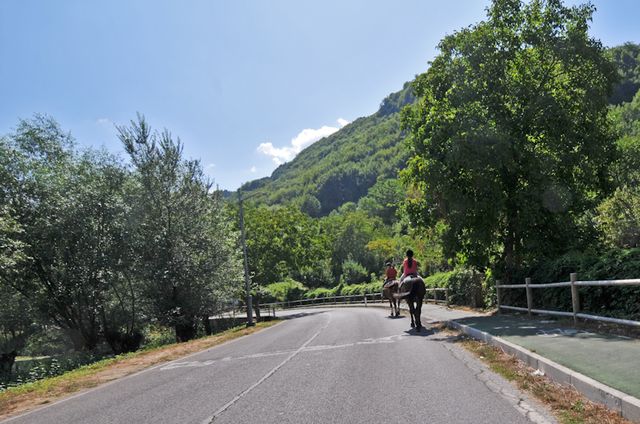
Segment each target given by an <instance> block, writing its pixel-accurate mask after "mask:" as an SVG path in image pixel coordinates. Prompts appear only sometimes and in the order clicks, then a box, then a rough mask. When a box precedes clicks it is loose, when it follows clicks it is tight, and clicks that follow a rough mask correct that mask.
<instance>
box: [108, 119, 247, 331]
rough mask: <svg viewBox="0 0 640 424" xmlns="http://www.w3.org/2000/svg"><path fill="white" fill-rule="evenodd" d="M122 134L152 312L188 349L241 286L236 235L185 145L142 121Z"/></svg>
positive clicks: (140, 272)
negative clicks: (134, 185) (133, 182)
mask: <svg viewBox="0 0 640 424" xmlns="http://www.w3.org/2000/svg"><path fill="white" fill-rule="evenodd" d="M118 130H119V136H120V139H121V141H122V143H123V145H124V147H125V150H126V151H127V153H128V154H129V155H130V157H131V160H132V163H133V165H134V167H135V173H134V175H135V180H136V183H137V185H138V189H137V192H136V194H135V201H134V202H133V204H134V205H135V207H134V208H133V210H132V217H135V219H136V220H137V222H138V224H137V226H136V228H135V232H136V237H135V243H134V249H135V262H136V264H135V270H136V275H137V278H138V279H140V281H141V282H142V286H143V294H144V297H145V309H146V310H147V311H148V313H149V314H150V315H151V316H152V317H153V318H154V319H155V320H157V322H159V323H161V324H163V325H168V326H172V327H173V328H174V329H175V334H176V338H177V340H178V341H186V340H189V339H191V338H193V337H195V336H196V333H197V328H198V325H199V322H200V320H201V319H204V323H205V325H206V324H207V322H208V317H209V315H210V314H212V313H213V312H214V311H215V308H216V304H217V302H218V301H220V300H221V299H223V298H228V297H230V294H231V291H232V290H234V289H233V283H236V282H239V281H240V277H241V274H240V272H239V267H238V265H239V262H238V260H237V259H238V255H237V253H236V252H237V251H236V250H235V246H236V241H237V233H236V232H235V231H232V230H231V227H230V220H229V219H228V217H227V216H226V215H225V214H224V213H223V205H222V199H221V198H220V196H219V193H218V192H214V191H212V190H211V183H210V182H209V181H208V179H207V178H206V177H205V175H204V173H203V170H202V166H201V165H200V162H199V161H197V160H188V159H185V158H183V152H182V143H181V142H180V141H179V140H174V139H173V137H172V136H171V134H170V133H169V132H168V131H164V132H162V133H158V132H154V131H152V130H151V129H150V127H149V126H148V124H147V123H146V121H145V120H144V118H143V117H142V116H139V117H138V120H137V121H132V122H131V125H130V126H128V127H124V126H123V127H119V128H118ZM225 291H226V292H227V294H226V296H225Z"/></svg>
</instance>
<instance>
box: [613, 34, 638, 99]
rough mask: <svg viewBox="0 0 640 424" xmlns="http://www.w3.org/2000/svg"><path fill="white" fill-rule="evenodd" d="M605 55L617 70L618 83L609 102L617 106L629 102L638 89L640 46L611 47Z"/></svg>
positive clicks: (627, 44) (629, 44)
mask: <svg viewBox="0 0 640 424" xmlns="http://www.w3.org/2000/svg"><path fill="white" fill-rule="evenodd" d="M607 54H608V55H609V57H610V58H611V60H613V61H614V62H615V64H616V65H617V68H618V75H619V77H620V79H619V81H618V82H617V83H616V85H615V86H614V88H613V92H612V94H611V96H610V98H609V102H610V103H612V104H614V105H618V104H621V103H623V102H628V101H631V99H632V98H633V96H634V95H635V94H636V93H637V92H638V89H640V45H638V44H634V43H624V44H623V45H621V46H616V47H612V48H611V49H609V50H608V51H607Z"/></svg>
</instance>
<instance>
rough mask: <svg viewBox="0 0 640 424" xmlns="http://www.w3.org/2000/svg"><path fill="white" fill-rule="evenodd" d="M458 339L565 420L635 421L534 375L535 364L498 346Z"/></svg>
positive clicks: (590, 423)
mask: <svg viewBox="0 0 640 424" xmlns="http://www.w3.org/2000/svg"><path fill="white" fill-rule="evenodd" d="M458 341H459V343H460V344H461V345H462V346H463V347H464V348H466V349H467V350H469V351H471V352H473V353H474V354H475V355H476V356H478V357H479V358H480V359H481V360H482V361H483V362H484V363H486V364H487V365H488V366H489V368H491V369H492V370H493V371H494V372H496V373H498V374H500V375H501V376H503V377H504V378H506V379H507V380H509V381H512V382H514V383H515V384H517V386H518V387H519V388H520V390H523V391H526V392H528V393H531V394H532V395H533V396H534V397H535V398H537V399H538V400H539V401H540V402H542V403H543V404H545V405H547V406H548V407H549V408H550V409H551V411H552V412H553V414H554V415H555V416H556V418H557V419H558V421H559V422H560V423H562V424H632V423H631V421H628V420H626V419H624V418H622V417H621V416H620V415H618V414H617V413H616V412H613V411H611V410H610V409H607V408H606V407H605V406H603V405H600V404H597V403H594V402H591V401H590V400H588V399H587V398H586V397H585V396H583V395H582V394H581V393H580V392H578V391H577V390H575V389H574V388H572V387H567V386H562V385H560V384H557V383H554V382H552V381H551V380H550V379H549V378H547V377H545V376H542V375H534V374H533V372H534V370H533V369H532V368H530V367H528V366H527V365H525V364H524V363H523V362H521V361H519V360H518V359H517V358H515V357H514V356H511V355H508V354H506V353H504V352H503V351H502V350H500V349H498V348H496V347H494V346H490V345H488V344H486V343H482V342H479V341H477V340H474V339H471V338H468V337H466V336H459V338H458Z"/></svg>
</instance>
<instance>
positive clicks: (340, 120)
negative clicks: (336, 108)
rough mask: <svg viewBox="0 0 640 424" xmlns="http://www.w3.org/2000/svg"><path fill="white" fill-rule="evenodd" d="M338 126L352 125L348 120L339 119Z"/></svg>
mask: <svg viewBox="0 0 640 424" xmlns="http://www.w3.org/2000/svg"><path fill="white" fill-rule="evenodd" d="M338 124H340V126H341V127H344V126H345V125H347V124H350V122H349V121H347V120H346V119H342V118H338Z"/></svg>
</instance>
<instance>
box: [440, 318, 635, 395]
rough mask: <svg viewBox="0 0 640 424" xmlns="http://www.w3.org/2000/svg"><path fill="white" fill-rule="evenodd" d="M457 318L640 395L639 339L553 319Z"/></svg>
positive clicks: (614, 386)
mask: <svg viewBox="0 0 640 424" xmlns="http://www.w3.org/2000/svg"><path fill="white" fill-rule="evenodd" d="M436 312H437V311H436ZM436 315H437V313H436ZM454 319H455V318H454ZM455 321H456V322H458V323H460V324H463V325H467V326H469V327H472V328H475V329H478V330H480V331H484V332H486V333H489V334H491V335H493V336H498V337H501V338H503V339H505V340H507V341H509V342H511V343H514V344H517V345H519V346H522V347H524V348H526V349H528V350H530V351H532V352H535V353H537V354H538V355H541V356H543V357H545V358H548V359H550V360H552V361H554V362H556V363H558V364H560V365H563V366H565V367H567V368H569V369H572V370H574V371H577V372H579V373H581V374H584V375H586V376H587V377H590V378H593V379H594V380H597V381H599V382H601V383H604V384H606V385H608V386H610V387H613V388H615V389H617V390H620V391H622V392H624V393H627V394H629V395H631V396H634V397H636V398H640V340H638V339H631V338H627V337H622V336H614V335H607V334H598V333H593V332H589V331H584V330H577V329H575V328H571V327H570V326H567V325H566V324H564V325H563V324H562V323H561V322H558V321H556V320H553V319H544V318H540V319H529V318H526V317H523V316H517V315H493V316H467V317H464V318H458V319H455Z"/></svg>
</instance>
